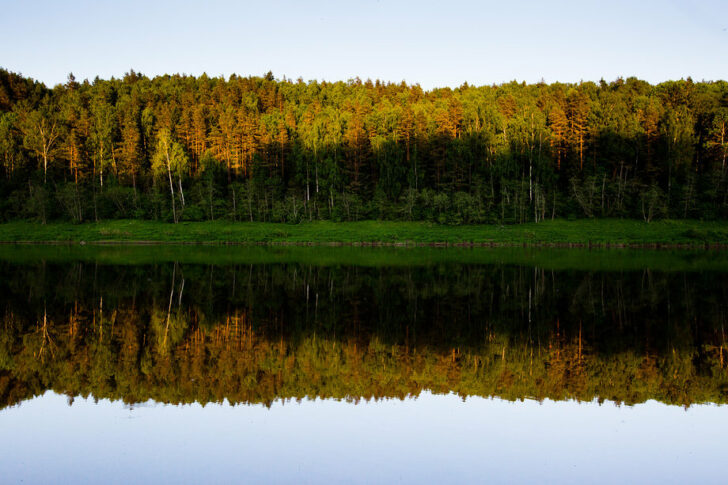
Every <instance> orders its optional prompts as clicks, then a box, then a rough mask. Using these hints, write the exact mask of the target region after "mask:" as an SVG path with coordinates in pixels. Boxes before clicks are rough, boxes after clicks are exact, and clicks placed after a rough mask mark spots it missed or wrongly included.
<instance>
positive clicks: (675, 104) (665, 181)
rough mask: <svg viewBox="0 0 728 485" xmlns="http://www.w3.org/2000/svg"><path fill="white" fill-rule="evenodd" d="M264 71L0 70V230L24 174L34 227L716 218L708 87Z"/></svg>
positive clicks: (717, 161) (717, 138)
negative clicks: (432, 85) (391, 79)
mask: <svg viewBox="0 0 728 485" xmlns="http://www.w3.org/2000/svg"><path fill="white" fill-rule="evenodd" d="M269 74H270V73H269ZM269 74H267V75H266V77H247V78H243V77H238V76H233V77H231V78H230V79H224V78H209V77H207V76H202V77H199V78H195V77H190V76H180V75H175V76H158V77H155V78H152V79H150V78H147V77H145V76H141V75H138V74H136V73H134V75H129V76H125V77H124V78H122V79H111V80H108V81H105V80H101V79H95V80H94V82H92V83H91V82H83V83H78V82H76V81H75V80H74V79H72V78H69V81H68V83H66V84H65V85H59V86H56V87H54V88H53V89H46V88H45V87H44V86H43V85H42V84H39V83H33V82H32V81H31V80H28V79H24V78H22V77H21V76H18V75H15V74H13V73H9V72H7V71H5V70H2V69H0V77H1V78H3V79H5V81H6V84H7V85H8V86H13V89H11V90H10V91H9V92H8V96H7V97H6V98H4V99H3V100H2V102H1V103H0V164H1V165H2V167H3V172H4V175H5V177H3V178H2V179H0V200H3V201H7V202H6V203H3V204H0V210H1V211H2V213H0V216H1V218H2V220H11V219H16V218H18V217H23V216H28V215H29V214H35V213H37V210H30V209H28V208H24V207H17V206H16V202H17V203H19V204H20V205H21V206H23V205H24V203H23V200H24V199H23V197H21V196H20V195H19V194H24V193H26V192H27V186H28V181H29V180H30V181H38V180H40V179H41V178H42V180H43V183H44V184H45V185H46V188H45V190H46V191H47V198H48V200H55V201H62V202H61V205H62V206H63V209H62V210H51V211H49V212H48V214H47V217H48V218H50V219H54V218H59V219H66V220H71V221H78V220H99V219H115V218H129V217H133V218H138V219H153V220H173V221H175V222H176V221H179V220H186V221H197V220H213V219H214V220H218V219H220V218H226V219H229V220H233V221H260V222H287V223H292V222H300V221H313V220H330V221H359V220H367V219H380V220H405V221H417V220H419V221H430V222H437V223H444V224H465V225H467V224H482V223H489V224H490V223H497V224H511V223H525V222H542V221H545V220H548V219H553V218H558V217H561V218H596V217H618V218H632V219H639V220H647V219H649V220H650V221H652V220H656V219H661V218H677V217H679V218H700V219H710V220H718V219H725V218H726V217H728V167H726V157H727V156H728V155H727V154H728V132H727V128H726V127H727V125H728V122H727V121H726V120H728V114H726V113H728V112H727V111H726V107H725V99H726V98H727V97H728V84H726V82H725V81H716V82H701V83H695V82H693V81H692V80H690V79H688V80H681V81H671V82H665V83H661V84H658V85H654V86H653V85H650V84H648V83H646V82H644V81H640V80H637V79H634V78H629V79H626V80H625V79H618V80H616V81H614V82H611V83H606V82H601V83H599V84H595V83H590V82H585V83H579V84H562V83H554V84H550V85H547V84H545V83H539V84H533V85H528V84H522V83H521V84H519V83H507V84H502V85H499V86H480V87H476V86H470V85H467V84H465V85H463V86H461V87H459V88H457V89H449V88H443V89H435V90H432V91H429V92H424V91H423V90H422V89H421V88H420V87H419V86H418V85H407V84H406V83H400V84H386V83H382V82H379V81H376V82H370V81H368V82H364V83H363V82H361V81H359V80H352V81H349V82H334V83H328V82H321V83H319V82H316V81H312V82H309V83H303V82H293V81H289V80H283V81H280V80H275V79H274V78H273V77H272V75H269ZM8 80H10V81H8ZM40 174H42V177H41V176H40ZM69 182H73V184H74V185H76V186H77V187H78V190H77V193H82V194H86V196H84V197H82V198H80V199H78V201H77V203H78V202H80V204H81V207H80V208H79V207H73V210H69V208H70V207H72V206H69V205H68V202H69V201H73V199H72V198H69V194H71V192H70V189H68V188H67V187H66V183H69ZM111 187H119V188H120V189H114V191H116V193H113V194H110V195H109V196H107V195H105V193H106V192H107V189H110V188H111ZM127 188H128V189H131V191H132V197H131V201H132V203H129V200H128V197H127V196H126V192H124V191H123V190H122V189H127ZM160 190H161V191H163V192H166V193H167V195H166V200H163V196H162V194H161V193H160ZM56 191H60V192H62V193H59V194H57V195H56V194H55V192H56ZM203 194H205V195H204V196H203ZM79 214H80V216H79Z"/></svg>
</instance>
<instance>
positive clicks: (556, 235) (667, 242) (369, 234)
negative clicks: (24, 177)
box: [0, 219, 728, 247]
mask: <svg viewBox="0 0 728 485" xmlns="http://www.w3.org/2000/svg"><path fill="white" fill-rule="evenodd" d="M0 242H3V243H95V244H104V243H115V244H117V243H123V244H160V243H196V244H271V245H276V244H291V245H297V244H301V245H306V244H321V245H336V244H349V245H405V246H408V245H413V246H414V245H433V246H436V245H453V246H460V245H465V246H467V245H485V246H491V245H492V246H521V245H526V246H556V247H561V246H576V247H591V246H596V247H663V246H665V247H683V246H685V247H704V246H708V247H728V223H726V222H722V221H718V222H702V221H694V220H679V221H656V222H652V223H649V224H647V223H644V222H641V221H635V220H621V219H583V220H576V221H566V220H555V221H545V222H541V223H538V224H534V223H529V224H520V225H507V226H500V225H477V226H447V225H439V224H431V223H425V222H398V221H362V222H327V221H323V222H311V223H304V224H295V225H293V224H278V223H263V222H230V221H214V222H183V223H180V224H170V223H165V222H154V221H132V220H114V221H104V222H99V223H86V224H70V223H51V224H45V225H43V224H38V223H32V222H10V223H5V224H0Z"/></svg>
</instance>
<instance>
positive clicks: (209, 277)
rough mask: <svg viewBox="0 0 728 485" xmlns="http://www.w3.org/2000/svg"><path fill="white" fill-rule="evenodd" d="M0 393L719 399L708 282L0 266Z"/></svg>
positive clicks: (716, 319) (721, 338) (727, 292)
mask: <svg viewBox="0 0 728 485" xmlns="http://www.w3.org/2000/svg"><path fill="white" fill-rule="evenodd" d="M2 270H3V272H4V274H7V275H10V276H11V278H8V279H5V280H4V281H3V282H2V283H1V285H2V287H1V288H0V289H2V292H0V305H2V313H1V317H2V320H1V321H0V398H1V399H2V401H1V402H2V404H3V405H12V404H14V403H17V402H19V401H22V400H24V399H27V398H29V397H31V396H33V395H38V394H40V393H43V392H45V391H46V390H48V389H53V390H54V391H56V392H59V393H66V394H68V395H69V396H77V395H84V396H86V395H93V396H95V397H97V398H111V399H123V400H124V401H126V402H129V403H135V402H140V401H145V400H148V399H154V400H157V401H161V402H171V403H189V402H202V403H206V402H220V401H223V400H225V399H227V400H228V401H230V402H232V403H264V404H270V403H271V402H272V401H273V400H275V399H303V398H307V397H308V398H313V397H325V398H336V399H347V400H351V401H354V402H356V401H358V400H360V399H380V398H404V397H406V396H409V395H418V394H419V393H420V392H422V391H423V390H425V389H428V390H431V391H434V392H455V393H458V394H460V395H462V396H496V397H500V398H504V399H523V398H536V399H544V398H551V399H578V400H586V401H591V400H594V399H599V400H603V399H605V400H614V401H617V402H624V403H630V404H631V403H639V402H643V401H645V400H648V399H657V400H660V401H663V402H666V403H671V404H679V405H689V404H692V403H700V402H714V403H725V402H726V401H728V360H727V359H728V343H727V342H726V332H725V330H726V328H725V327H726V323H728V322H727V320H728V308H727V307H726V303H725V302H726V301H728V299H726V296H728V286H727V285H726V279H725V278H724V277H722V275H721V274H720V273H711V272H706V273H691V272H653V271H650V270H644V271H629V272H586V271H547V270H544V269H542V268H539V267H528V266H513V265H499V264H495V265H482V266H473V265H460V264H453V265H435V266H425V267H416V268H410V267H400V268H372V267H349V266H336V267H333V266H332V267H328V266H317V265H310V264H298V263H290V264H280V265H235V266H216V265H183V264H177V263H169V264H160V265H150V266H108V265H106V266H104V265H98V264H94V263H74V264H37V265H13V264H7V263H3V264H2Z"/></svg>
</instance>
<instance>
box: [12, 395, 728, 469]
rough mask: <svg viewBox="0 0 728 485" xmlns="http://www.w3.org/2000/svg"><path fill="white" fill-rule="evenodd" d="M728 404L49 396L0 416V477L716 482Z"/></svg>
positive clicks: (721, 464) (430, 397)
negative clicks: (183, 402) (129, 402)
mask: <svg viewBox="0 0 728 485" xmlns="http://www.w3.org/2000/svg"><path fill="white" fill-rule="evenodd" d="M727 432H728V407H726V406H716V405H704V406H692V407H690V408H689V409H687V410H686V409H683V408H680V407H675V406H666V405H664V404H660V403H657V402H654V401H651V402H648V403H645V404H641V405H637V406H634V407H618V406H615V405H614V404H611V403H607V404H603V405H601V406H600V405H598V404H596V403H576V402H553V401H546V402H544V403H542V404H539V403H538V402H534V401H526V402H515V403H512V402H507V401H501V400H491V399H482V398H469V399H468V400H467V401H466V402H463V401H462V400H461V399H460V398H458V397H457V396H453V395H450V396H436V395H432V394H429V393H424V394H422V395H421V396H420V397H419V398H418V399H416V400H415V399H409V400H406V401H399V400H390V401H380V402H370V403H360V404H359V405H353V404H350V403H346V402H337V401H320V400H319V401H303V402H302V403H300V404H298V403H295V402H288V403H285V404H283V403H280V402H276V403H274V404H273V406H272V407H271V408H270V409H267V408H265V407H263V406H260V405H256V406H237V407H232V406H229V405H216V404H207V405H205V406H204V407H202V406H201V405H198V404H194V405H190V406H169V405H161V404H148V405H143V406H135V407H134V408H133V409H130V408H129V407H128V406H125V405H124V404H122V403H120V402H114V403H110V402H109V401H101V402H99V403H98V404H94V402H93V400H84V399H76V400H75V402H74V403H73V406H71V407H69V406H68V405H67V398H66V397H65V396H60V395H57V394H54V393H50V392H49V393H47V394H45V395H44V396H43V397H40V398H37V399H33V400H31V401H27V402H24V403H23V404H22V405H20V406H19V407H13V408H9V409H5V410H3V411H2V412H0V470H2V472H0V473H2V478H0V481H2V482H3V483H15V482H19V481H20V480H23V481H24V482H25V483H36V482H66V483H68V482H117V483H128V482H130V481H154V482H157V481H162V482H200V481H207V482H210V481H212V482H228V483H230V482H244V481H247V482H251V481H252V482H259V481H265V482H271V481H272V482H299V483H300V482H302V481H303V482H306V481H308V482H311V483H318V482H321V481H339V482H342V481H346V482H351V481H355V482H369V483H371V482H381V481H387V482H391V481H403V482H415V481H426V482H432V481H440V482H445V481H447V482H453V481H464V480H467V481H478V482H482V481H486V480H496V481H504V480H505V481H538V482H543V481H550V482H564V481H570V482H578V481H583V480H588V481H600V482H615V481H617V480H619V481H622V480H628V481H630V482H643V481H648V482H655V481H661V482H665V481H667V482H698V481H702V482H705V481H707V482H716V483H717V482H719V481H720V480H723V479H725V468H724V466H725V462H724V460H725V452H726V449H725V444H726V442H727V441H726V440H727V437H728V433H727Z"/></svg>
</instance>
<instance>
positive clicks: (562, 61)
mask: <svg viewBox="0 0 728 485" xmlns="http://www.w3.org/2000/svg"><path fill="white" fill-rule="evenodd" d="M0 11H1V12H2V15H1V16H0V32H2V42H1V43H0V66H2V67H4V68H5V69H9V70H11V71H14V72H20V73H22V74H24V75H26V76H30V77H33V78H35V79H37V80H40V81H43V82H45V83H46V84H48V85H54V84H57V83H62V82H65V80H66V79H67V77H68V73H69V72H73V73H74V75H75V76H76V78H77V79H79V80H82V79H85V78H88V79H93V78H94V77H96V76H99V77H101V78H105V79H108V78H110V77H111V76H115V77H121V76H123V75H124V73H126V72H128V71H129V70H130V69H134V70H135V71H137V72H141V73H143V74H146V75H148V76H153V75H158V74H174V73H185V74H194V75H199V74H202V73H203V72H205V73H207V74H208V75H210V76H220V75H224V76H229V75H230V74H233V73H235V74H238V75H242V76H248V75H263V74H265V73H266V72H268V71H272V72H273V74H274V75H275V77H276V78H279V79H280V78H282V77H283V76H286V77H287V78H290V79H297V78H299V77H302V78H303V79H304V80H312V79H318V80H327V81H338V80H348V79H352V78H354V77H357V76H358V77H360V78H361V79H367V78H371V79H381V80H384V81H392V82H400V81H402V80H405V81H407V82H408V83H413V84H414V83H419V84H420V85H421V86H422V87H423V88H425V89H431V88H434V87H444V86H451V87H455V86H459V85H461V84H462V83H463V82H468V83H469V84H471V85H483V84H494V83H496V84H497V83H502V82H508V81H512V80H517V81H527V82H538V81H540V80H542V79H543V80H544V81H546V82H554V81H561V82H578V81H581V80H584V81H598V80H600V79H605V80H607V81H611V80H614V79H616V78H618V77H629V76H636V77H638V78H641V79H645V80H647V81H649V82H652V83H657V82H661V81H665V80H670V79H681V78H686V77H688V76H690V77H692V78H693V79H694V80H696V81H698V80H716V79H726V78H728V62H726V61H727V60H728V1H725V0H705V1H694V2H691V1H671V0H659V1H655V0H640V1H637V0H630V1H623V0H614V1H610V2H603V1H602V2H597V1H589V0H581V1H558V0H556V1H543V0H538V1H520V2H519V1H515V0H499V1H497V2H490V1H461V0H450V1H442V0H438V1H429V0H422V1H385V0H359V1H355V2H354V1H352V2H348V1H344V0H335V1H328V0H326V1H318V0H309V1H282V0H267V1H266V0H258V1H256V2H246V1H232V0H230V1H223V0H207V1H200V0H198V1H195V2H191V1H184V0H180V1H167V0H144V1H140V0H130V1H126V2H122V1H107V0H94V1H70V0H69V1H65V2H60V1H55V0H54V1H34V0H0Z"/></svg>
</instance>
